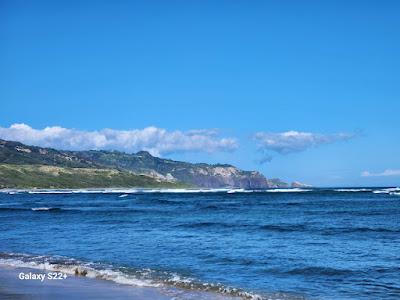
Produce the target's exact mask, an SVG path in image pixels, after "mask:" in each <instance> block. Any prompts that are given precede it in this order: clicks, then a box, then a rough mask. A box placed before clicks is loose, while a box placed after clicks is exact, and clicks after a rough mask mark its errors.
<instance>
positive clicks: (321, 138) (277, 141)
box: [254, 130, 355, 161]
mask: <svg viewBox="0 0 400 300" xmlns="http://www.w3.org/2000/svg"><path fill="white" fill-rule="evenodd" d="M353 137H355V134H348V133H337V134H319V133H311V132H301V131H293V130H292V131H286V132H279V133H273V132H257V133H256V134H255V135H254V139H255V140H256V142H257V144H258V147H259V150H260V151H261V152H263V153H264V154H265V157H267V159H265V160H264V161H270V160H271V156H270V155H269V154H268V152H276V153H278V154H290V153H295V152H302V151H305V150H307V149H309V148H314V147H318V146H321V145H326V144H331V143H334V142H338V141H347V140H349V139H351V138H353Z"/></svg>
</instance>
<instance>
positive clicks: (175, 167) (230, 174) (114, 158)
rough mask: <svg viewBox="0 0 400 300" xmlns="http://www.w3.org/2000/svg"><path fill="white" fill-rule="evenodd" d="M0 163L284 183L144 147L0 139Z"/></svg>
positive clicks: (224, 183)
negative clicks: (75, 146) (58, 145)
mask: <svg viewBox="0 0 400 300" xmlns="http://www.w3.org/2000/svg"><path fill="white" fill-rule="evenodd" d="M0 163H1V164H9V165H42V166H53V167H62V168H74V169H76V170H75V171H79V168H89V169H102V170H104V169H108V170H117V171H119V172H121V176H122V175H123V174H125V173H131V174H134V175H143V176H147V177H149V178H153V179H154V180H156V181H157V182H165V183H168V184H170V183H176V184H178V183H182V184H186V185H188V186H193V187H201V188H226V187H227V188H245V189H263V188H276V187H287V186H288V185H287V184H286V183H285V182H282V181H280V180H279V179H267V178H266V177H265V176H264V175H262V174H261V173H260V172H258V171H244V170H241V169H238V168H237V167H235V166H233V165H230V164H207V163H189V162H183V161H175V160H171V159H164V158H160V157H155V156H152V155H151V154H150V153H149V152H147V151H139V152H137V153H132V154H129V153H125V152H120V151H106V150H87V151H71V150H57V149H53V148H45V147H38V146H29V145H25V144H22V143H20V142H14V141H6V140H1V139H0Z"/></svg>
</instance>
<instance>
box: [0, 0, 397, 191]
mask: <svg viewBox="0 0 400 300" xmlns="http://www.w3.org/2000/svg"><path fill="white" fill-rule="evenodd" d="M399 13H400V3H399V2H398V1H285V2H283V1H140V2H139V1H137V2H135V1H104V2H102V1H65V2H63V1H4V0H3V1H0V35H1V39H0V40H1V42H0V43H1V47H0V102H1V109H0V128H1V130H2V131H1V130H0V133H1V132H2V133H1V134H0V135H2V136H0V138H1V137H3V138H5V137H8V138H10V135H11V137H15V139H17V138H18V139H20V140H22V141H24V142H31V143H33V144H34V143H36V144H45V145H51V146H55V147H57V146H60V147H61V146H63V147H64V148H74V147H75V148H79V147H80V145H81V144H71V143H70V144H68V145H64V144H63V143H62V141H60V138H62V137H65V136H68V138H69V139H70V140H74V141H76V140H77V138H76V136H78V137H79V138H82V136H84V137H85V139H86V140H88V141H90V139H97V140H96V142H93V143H92V144H90V143H88V144H87V145H86V144H85V145H86V146H85V147H89V148H90V147H92V148H93V147H94V148H102V146H99V145H103V144H98V143H97V142H98V135H96V134H94V133H98V134H100V135H102V134H103V136H102V138H103V137H104V132H103V131H101V130H102V129H105V128H111V129H113V132H112V133H107V134H106V135H107V137H106V139H107V138H110V134H111V136H112V139H113V140H112V141H111V142H110V143H109V144H107V145H108V146H107V147H105V148H112V147H114V148H117V149H119V148H121V147H122V148H121V149H122V150H126V151H136V150H137V149H138V148H140V147H142V148H146V149H147V150H149V149H150V150H154V151H153V153H158V154H159V155H162V156H164V157H170V158H174V159H184V160H189V161H195V162H197V161H205V162H222V163H231V164H234V165H237V166H238V167H241V168H244V169H256V170H259V171H261V172H262V173H264V174H265V175H266V176H267V177H280V178H282V179H285V180H288V181H293V180H300V181H303V182H306V183H311V184H314V185H319V186H355V185H399V184H400V183H399V182H400V171H399V172H397V171H398V170H400V156H399V147H400V133H399V129H400V121H399V117H398V115H399V111H400V54H399V53H400V18H398V16H399ZM21 123H23V124H26V125H27V126H29V127H23V126H22V127H21V126H19V125H17V126H16V128H17V129H16V128H14V130H12V129H10V126H12V125H13V124H21ZM18 126H19V127H18ZM53 126H59V127H62V128H63V129H65V130H67V131H65V130H64V131H63V132H64V133H62V134H61V135H60V134H59V131H57V130H55V131H54V130H53V131H51V132H52V134H53V133H54V132H57V134H59V135H58V138H54V136H49V135H48V134H49V132H50V131H47V133H46V135H45V136H43V129H44V128H46V127H53ZM150 126H153V127H155V128H156V129H157V130H153V131H151V130H150V131H151V139H150V140H149V138H148V136H147V135H146V134H148V133H149V132H150V131H149V130H147V131H143V129H144V128H148V127H150ZM14 127H15V126H14ZM18 128H19V129H18ZM21 128H22V129H21ZM29 128H30V129H29ZM199 129H201V130H203V133H201V132H197V133H193V131H192V130H199ZM18 130H19V131H18ZM21 130H22V131H23V132H21ZM29 130H37V131H29ZM135 130H136V131H135ZM121 131H124V132H126V131H129V132H131V133H130V135H129V137H130V140H128V142H129V143H128V142H127V143H128V144H129V145H131V147H130V148H129V147H125V146H126V145H127V144H126V143H125V142H124V141H125V140H121V136H120V135H121V134H122V133H121ZM132 131H133V133H132ZM287 132H292V134H289V137H287V135H288V134H287ZM257 133H259V134H260V133H261V135H259V137H260V136H261V137H262V138H258V139H257V138H256V134H257ZM285 133H286V135H285ZM24 134H25V135H24ZM27 134H28V135H29V136H27ZM138 135H140V137H141V139H140V142H136V144H135V143H134V142H133V141H132V139H135V141H137V136H138ZM107 142H108V140H107ZM124 143H125V144H124ZM173 143H175V145H174V144H173ZM176 144H179V145H176ZM93 145H94V146H93ZM124 147H125V148H124ZM271 158H272V159H271ZM262 160H264V161H265V160H269V161H266V162H264V163H262V164H261V163H260V161H262ZM385 170H389V172H385ZM390 170H391V171H390ZM362 172H364V173H362ZM362 174H363V175H364V176H361V175H362Z"/></svg>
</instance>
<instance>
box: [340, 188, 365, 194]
mask: <svg viewBox="0 0 400 300" xmlns="http://www.w3.org/2000/svg"><path fill="white" fill-rule="evenodd" d="M334 191H335V192H346V193H347V192H352V193H357V192H371V191H372V189H364V188H363V189H350V188H349V189H334Z"/></svg>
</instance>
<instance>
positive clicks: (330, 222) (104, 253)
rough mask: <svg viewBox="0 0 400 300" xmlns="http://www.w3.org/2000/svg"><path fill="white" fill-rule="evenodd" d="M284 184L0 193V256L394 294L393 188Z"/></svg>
mask: <svg viewBox="0 0 400 300" xmlns="http://www.w3.org/2000/svg"><path fill="white" fill-rule="evenodd" d="M290 191H291V192H290V193H289V191H285V190H280V191H278V192H274V193H271V192H268V191H265V192H260V191H257V192H250V193H249V192H244V191H240V190H237V191H216V192H197V193H184V192H182V191H181V192H178V191H175V192H174V193H165V191H164V192H163V193H160V192H154V191H153V192H148V191H147V192H146V191H140V190H136V191H133V192H132V193H130V191H129V190H128V191H113V192H111V191H107V192H91V193H82V192H81V193H70V192H69V193H65V192H63V191H62V192H60V193H43V194H42V193H35V194H32V193H27V192H25V193H13V192H12V193H7V192H4V193H0V226H1V231H0V252H2V254H1V257H0V258H1V259H2V261H3V262H7V263H10V264H11V263H24V262H25V263H29V264H34V263H35V264H37V265H39V264H43V263H47V264H53V265H54V264H58V265H61V266H66V267H68V265H71V266H74V267H75V266H83V267H86V268H89V269H90V270H91V271H92V272H94V273H93V274H95V273H96V272H97V273H96V274H97V275H99V274H100V275H101V276H103V278H105V279H111V280H114V281H116V282H119V281H120V282H121V281H123V283H132V284H143V285H163V286H168V285H170V286H177V287H183V288H186V289H197V290H202V289H203V290H212V291H218V292H221V293H222V292H226V293H229V294H232V295H251V294H253V295H255V294H257V295H262V296H263V297H264V298H272V299H298V298H300V299H301V298H303V297H304V298H310V299H314V298H316V299H399V298H400V221H399V220H400V197H399V195H398V193H397V191H396V190H380V189H366V190H333V189H324V190H321V189H316V190H308V191H296V190H290ZM377 191H378V192H377ZM396 193H397V194H396ZM11 253H25V254H29V255H23V256H21V255H16V254H11ZM39 255H43V256H39ZM60 256H61V257H60ZM112 272H114V273H112ZM118 280H119V281H118ZM236 289H237V290H236ZM247 293H248V294H247Z"/></svg>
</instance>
